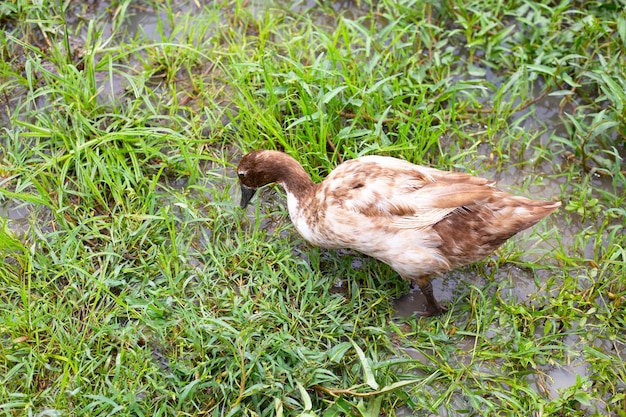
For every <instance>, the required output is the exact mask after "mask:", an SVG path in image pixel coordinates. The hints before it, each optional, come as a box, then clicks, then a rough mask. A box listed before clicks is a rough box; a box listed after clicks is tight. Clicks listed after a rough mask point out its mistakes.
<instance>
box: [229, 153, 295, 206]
mask: <svg viewBox="0 0 626 417" xmlns="http://www.w3.org/2000/svg"><path fill="white" fill-rule="evenodd" d="M284 156H287V155H285V154H283V153H282V152H278V151H267V150H258V151H252V152H250V153H249V154H247V155H245V156H244V157H243V158H241V161H240V162H239V165H238V166H237V175H238V176H239V185H240V187H241V208H246V206H247V205H248V203H249V202H250V200H251V199H252V197H254V193H256V190H257V189H258V188H260V187H263V186H264V185H267V184H270V183H272V182H277V181H278V180H279V179H280V176H281V175H284V173H283V172H282V170H280V169H278V166H277V160H280V159H282V158H283V157H284Z"/></svg>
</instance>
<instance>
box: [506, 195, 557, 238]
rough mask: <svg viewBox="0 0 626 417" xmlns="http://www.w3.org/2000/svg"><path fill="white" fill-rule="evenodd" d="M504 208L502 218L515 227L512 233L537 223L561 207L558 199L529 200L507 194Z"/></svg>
mask: <svg viewBox="0 0 626 417" xmlns="http://www.w3.org/2000/svg"><path fill="white" fill-rule="evenodd" d="M507 200H508V201H507V202H506V207H507V208H506V209H504V210H503V212H502V215H503V217H502V218H503V220H504V221H505V222H508V220H507V218H508V219H509V220H510V225H511V226H512V227H513V228H514V229H516V231H515V232H514V233H517V232H521V231H522V230H525V229H528V228H529V227H532V226H534V225H535V224H537V223H538V222H539V221H540V220H541V219H543V218H544V217H546V216H547V215H549V214H550V213H552V212H554V211H555V210H556V209H558V208H559V207H561V202H560V201H540V200H530V199H528V198H525V197H520V196H509V197H508V198H507Z"/></svg>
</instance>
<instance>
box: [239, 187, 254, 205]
mask: <svg viewBox="0 0 626 417" xmlns="http://www.w3.org/2000/svg"><path fill="white" fill-rule="evenodd" d="M240 185H241V204H240V205H241V208H242V209H245V208H246V207H247V206H248V203H249V202H250V200H251V199H252V197H254V193H255V192H256V188H250V187H246V186H245V185H243V184H240Z"/></svg>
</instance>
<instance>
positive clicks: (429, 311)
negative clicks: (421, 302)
mask: <svg viewBox="0 0 626 417" xmlns="http://www.w3.org/2000/svg"><path fill="white" fill-rule="evenodd" d="M415 282H416V283H417V285H418V286H419V287H420V290H422V294H424V297H426V311H424V312H423V313H422V312H418V313H417V314H419V315H420V316H438V315H440V314H442V313H443V312H444V311H446V310H447V308H445V307H443V306H441V304H439V303H438V302H437V299H435V294H434V293H433V285H432V284H431V283H430V279H429V278H420V279H417V280H415Z"/></svg>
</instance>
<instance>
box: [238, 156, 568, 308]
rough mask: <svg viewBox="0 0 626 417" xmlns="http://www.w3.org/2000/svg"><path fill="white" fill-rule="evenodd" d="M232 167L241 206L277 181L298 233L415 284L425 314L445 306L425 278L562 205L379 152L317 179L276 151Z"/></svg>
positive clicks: (482, 252) (481, 252)
mask: <svg viewBox="0 0 626 417" xmlns="http://www.w3.org/2000/svg"><path fill="white" fill-rule="evenodd" d="M237 173H238V175H239V180H240V184H241V189H242V200H241V206H242V208H245V207H246V206H247V204H248V202H249V201H250V199H251V198H252V196H253V195H254V191H255V190H256V189H257V188H259V187H262V186H264V185H266V184H269V183H272V182H276V183H278V184H280V185H281V186H283V187H284V188H285V191H286V193H287V205H288V208H289V216H290V218H291V221H292V222H293V224H294V226H295V227H296V230H297V231H298V233H300V235H301V236H302V237H303V238H304V239H306V240H307V241H309V242H310V243H312V244H314V245H317V246H321V247H324V248H330V249H337V248H351V249H354V250H357V251H359V252H362V253H364V254H366V255H369V256H371V257H373V258H376V259H378V260H380V261H382V262H385V263H386V264H388V265H390V266H391V267H392V268H393V269H394V270H396V271H397V272H398V273H399V274H400V275H401V276H402V277H403V278H405V279H408V280H410V281H413V282H415V283H416V284H417V285H418V286H419V287H420V289H421V290H422V292H423V293H424V296H425V297H426V303H427V304H426V312H425V313H424V314H425V315H437V314H441V312H442V311H443V309H442V307H441V306H440V305H439V303H438V302H437V300H436V299H435V297H434V295H433V290H432V286H431V284H430V281H431V279H432V277H433V276H434V275H437V274H442V273H444V272H447V271H449V270H450V269H452V268H454V267H457V266H460V265H465V264H468V263H472V262H476V261H478V260H481V259H483V258H484V257H486V256H487V255H489V254H490V253H492V252H493V251H494V250H496V249H497V248H498V247H499V246H500V245H502V244H503V243H504V242H505V241H506V240H507V239H509V238H510V237H511V236H513V235H514V234H516V233H518V232H520V231H522V230H524V229H527V228H529V227H531V226H533V225H534V224H536V223H537V222H538V221H539V220H541V219H542V218H543V217H545V216H547V215H548V214H550V213H552V212H553V211H554V210H556V209H557V208H558V207H559V206H560V205H561V203H559V202H548V201H535V200H529V199H527V198H524V197H518V196H513V195H510V194H508V193H506V192H504V191H501V190H498V189H497V188H495V183H494V182H493V181H491V180H487V179H484V178H479V177H474V176H472V175H469V174H464V173H459V172H447V171H440V170H437V169H434V168H428V167H423V166H419V165H414V164H411V163H409V162H406V161H403V160H400V159H396V158H390V157H384V156H365V157H362V158H357V159H354V160H350V161H347V162H344V163H343V164H341V165H339V166H338V167H337V168H335V169H334V170H333V171H332V172H331V173H330V174H329V175H328V177H327V178H326V179H325V180H324V181H323V182H321V183H320V184H314V183H313V181H312V180H311V178H310V177H309V175H308V174H307V173H306V172H305V171H304V169H303V168H302V166H301V165H300V164H299V163H298V162H297V161H296V160H295V159H293V158H292V157H290V156H289V155H287V154H285V153H282V152H278V151H268V150H259V151H254V152H251V153H249V154H247V155H246V156H244V157H243V159H242V160H241V162H240V163H239V166H238V168H237Z"/></svg>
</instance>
